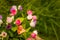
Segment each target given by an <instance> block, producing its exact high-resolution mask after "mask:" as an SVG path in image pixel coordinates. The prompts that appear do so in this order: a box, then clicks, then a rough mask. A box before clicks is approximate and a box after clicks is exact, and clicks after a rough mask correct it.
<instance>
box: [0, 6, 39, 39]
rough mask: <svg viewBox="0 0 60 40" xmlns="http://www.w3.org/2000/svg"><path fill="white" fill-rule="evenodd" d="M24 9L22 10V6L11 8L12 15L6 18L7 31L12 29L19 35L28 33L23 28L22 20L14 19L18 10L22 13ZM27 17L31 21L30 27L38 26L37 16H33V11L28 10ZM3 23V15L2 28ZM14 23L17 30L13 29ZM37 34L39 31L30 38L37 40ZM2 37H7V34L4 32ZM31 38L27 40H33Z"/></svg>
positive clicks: (0, 19) (0, 23)
mask: <svg viewBox="0 0 60 40" xmlns="http://www.w3.org/2000/svg"><path fill="white" fill-rule="evenodd" d="M22 9H23V8H22V6H21V5H19V6H18V8H17V7H16V6H15V5H13V6H12V7H11V9H10V14H9V16H7V18H6V29H7V30H10V29H11V30H14V31H17V33H18V34H22V33H24V32H26V30H25V29H24V28H23V26H22V20H21V19H20V18H17V19H14V18H15V16H16V15H17V14H18V13H17V11H18V10H20V11H22ZM27 15H28V16H27V19H28V20H31V22H30V26H31V27H35V26H36V22H37V17H36V15H33V11H32V10H27ZM2 23H3V21H2V15H0V26H1V25H2ZM12 23H14V24H15V26H16V27H14V28H16V29H14V28H13V26H12ZM37 33H38V32H37V30H35V31H33V32H32V33H31V35H30V37H31V38H33V39H35V38H36V37H37ZM0 36H2V37H6V36H7V33H6V32H4V31H3V32H2V33H1V34H0ZM31 38H27V40H32V39H31Z"/></svg>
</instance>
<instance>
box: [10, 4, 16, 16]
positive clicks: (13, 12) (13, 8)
mask: <svg viewBox="0 0 60 40" xmlns="http://www.w3.org/2000/svg"><path fill="white" fill-rule="evenodd" d="M10 12H11V14H10V15H12V16H14V15H16V14H17V7H16V6H15V5H13V6H12V8H11V9H10Z"/></svg>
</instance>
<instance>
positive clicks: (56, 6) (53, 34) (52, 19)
mask: <svg viewBox="0 0 60 40" xmlns="http://www.w3.org/2000/svg"><path fill="white" fill-rule="evenodd" d="M12 5H16V6H18V5H22V6H23V12H20V14H23V17H26V16H27V14H26V11H27V10H29V9H31V10H33V12H34V13H33V15H36V16H37V18H38V20H37V25H36V27H35V28H31V29H30V31H29V32H27V33H24V35H23V34H22V35H17V34H16V32H13V31H12V30H6V29H5V26H6V25H5V22H6V17H7V16H8V15H9V14H10V12H9V10H10V7H11V6H12ZM20 14H19V12H18V14H17V15H16V17H15V19H16V18H17V17H18V16H21V15H20ZM0 15H2V16H3V21H4V23H3V24H4V25H2V27H1V28H0V32H1V31H2V30H6V32H7V33H8V35H9V36H7V37H6V38H5V39H4V40H19V39H20V40H25V39H26V38H27V37H28V36H29V34H30V32H32V31H33V30H34V29H37V30H38V35H39V36H40V37H41V38H43V39H44V40H60V0H0ZM25 22H26V23H25V24H26V25H25V28H26V29H27V28H28V27H29V24H28V23H29V22H28V21H27V20H25ZM14 33H15V34H14ZM18 36H19V37H18Z"/></svg>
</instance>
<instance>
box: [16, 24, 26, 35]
mask: <svg viewBox="0 0 60 40" xmlns="http://www.w3.org/2000/svg"><path fill="white" fill-rule="evenodd" d="M24 32H25V29H24V28H23V27H22V25H20V26H18V29H17V33H18V34H22V33H24Z"/></svg>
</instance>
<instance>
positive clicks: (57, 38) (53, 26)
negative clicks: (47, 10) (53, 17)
mask: <svg viewBox="0 0 60 40" xmlns="http://www.w3.org/2000/svg"><path fill="white" fill-rule="evenodd" d="M51 25H52V28H53V31H54V33H55V35H56V38H57V40H59V38H58V35H57V32H56V30H55V28H54V25H53V23H51Z"/></svg>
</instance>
